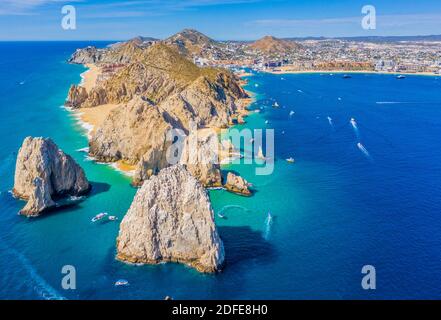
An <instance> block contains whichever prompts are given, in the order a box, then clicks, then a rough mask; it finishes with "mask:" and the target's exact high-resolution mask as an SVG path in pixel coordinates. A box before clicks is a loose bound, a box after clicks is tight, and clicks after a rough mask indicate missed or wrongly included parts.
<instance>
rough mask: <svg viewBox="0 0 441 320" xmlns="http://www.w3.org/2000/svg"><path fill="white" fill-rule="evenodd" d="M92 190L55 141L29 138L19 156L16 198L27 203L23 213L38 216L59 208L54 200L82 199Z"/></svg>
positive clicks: (81, 171) (15, 184) (78, 169)
mask: <svg viewBox="0 0 441 320" xmlns="http://www.w3.org/2000/svg"><path fill="white" fill-rule="evenodd" d="M90 188H91V186H90V183H89V181H88V180H87V178H86V175H85V174H84V171H83V169H82V168H81V167H80V166H79V165H78V164H77V163H76V162H75V160H73V159H72V157H71V156H69V155H67V154H65V153H64V152H63V151H62V150H61V149H59V148H58V146H57V145H56V144H55V143H54V142H53V141H52V140H51V139H48V138H47V139H45V138H32V137H27V138H26V139H25V140H24V141H23V145H22V147H21V148H20V150H19V152H18V156H17V163H16V169H15V182H14V189H13V194H14V196H16V197H18V198H21V199H24V200H27V204H26V206H25V207H24V208H23V209H22V210H21V211H20V213H21V214H22V215H25V216H38V215H40V214H42V213H43V212H44V211H46V210H48V209H51V208H53V207H55V206H56V202H55V200H54V199H56V198H59V197H64V196H81V195H84V194H86V193H87V192H88V191H89V190H90Z"/></svg>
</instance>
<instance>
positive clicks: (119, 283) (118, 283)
mask: <svg viewBox="0 0 441 320" xmlns="http://www.w3.org/2000/svg"><path fill="white" fill-rule="evenodd" d="M128 285H129V282H128V281H127V280H125V279H120V280H118V281H116V282H115V287H125V286H128Z"/></svg>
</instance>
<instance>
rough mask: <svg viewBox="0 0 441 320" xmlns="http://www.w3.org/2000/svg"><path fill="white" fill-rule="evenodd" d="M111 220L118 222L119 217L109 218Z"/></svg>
mask: <svg viewBox="0 0 441 320" xmlns="http://www.w3.org/2000/svg"><path fill="white" fill-rule="evenodd" d="M109 220H110V221H116V220H118V217H117V216H109Z"/></svg>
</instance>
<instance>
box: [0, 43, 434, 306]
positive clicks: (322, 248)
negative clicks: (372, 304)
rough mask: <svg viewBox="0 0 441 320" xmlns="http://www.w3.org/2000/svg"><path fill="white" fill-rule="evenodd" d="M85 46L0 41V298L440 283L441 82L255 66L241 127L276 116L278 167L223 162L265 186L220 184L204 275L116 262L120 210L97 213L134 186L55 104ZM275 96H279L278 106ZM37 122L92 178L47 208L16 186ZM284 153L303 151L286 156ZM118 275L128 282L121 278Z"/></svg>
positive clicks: (353, 291) (336, 290)
mask: <svg viewBox="0 0 441 320" xmlns="http://www.w3.org/2000/svg"><path fill="white" fill-rule="evenodd" d="M88 44H90V43H0V49H1V50H0V56H1V59H0V91H1V92H0V134H1V136H3V137H4V138H3V139H2V148H0V157H1V159H2V161H1V163H0V174H1V177H0V191H1V194H0V209H1V211H0V212H1V215H0V250H1V252H2V255H1V256H0V270H1V272H0V284H1V286H0V298H3V299H6V298H8V299H11V298H18V299H47V298H63V297H64V298H67V299H126V298H128V299H163V298H164V297H165V296H166V295H169V296H172V297H174V298H176V299H217V298H219V299H222V298H225V299H257V298H269V299H276V298H289V299H290V298H299V299H304V298H335V299H344V298H361V299H383V298H436V297H437V294H438V291H439V288H440V287H441V276H440V273H439V270H441V250H440V248H441V236H440V232H439V230H441V219H439V212H441V210H440V209H441V199H440V194H441V193H440V191H441V190H440V189H441V187H440V185H441V184H440V182H441V177H440V174H441V170H440V169H441V168H440V167H441V148H440V147H441V141H440V137H441V135H440V133H441V117H440V107H441V90H440V89H441V80H438V79H437V78H435V77H417V76H409V77H407V78H406V79H405V80H400V81H399V80H396V79H395V77H393V76H389V75H364V74H354V75H353V77H352V79H342V78H341V76H338V75H334V76H331V75H319V74H305V75H284V76H283V80H282V77H281V76H276V75H268V74H257V75H256V76H254V77H252V78H250V79H249V80H250V84H249V86H248V87H249V89H250V90H252V91H254V92H255V93H256V94H257V102H256V103H255V104H253V105H252V106H251V108H263V110H262V112H261V113H260V114H257V113H252V114H251V115H250V116H249V117H248V118H247V124H246V125H244V127H247V128H265V127H267V128H274V129H275V148H276V151H275V152H276V154H275V159H276V162H275V170H274V173H273V174H271V175H269V176H256V175H255V173H254V172H255V171H254V169H255V167H254V166H250V165H243V164H242V165H231V166H227V167H225V168H224V169H225V170H233V171H238V172H240V174H241V175H242V176H244V177H245V178H247V179H248V180H249V181H250V182H252V183H253V185H254V188H255V190H256V192H255V194H254V196H253V197H251V198H245V197H240V196H236V195H233V194H230V193H227V192H225V191H222V190H213V191H210V197H211V199H212V202H213V206H214V209H215V211H216V213H218V212H222V213H223V214H224V215H225V216H226V219H218V218H217V217H216V219H217V224H218V226H219V232H220V234H221V237H222V238H223V240H224V243H225V250H226V256H227V264H226V267H225V270H224V271H223V272H222V273H220V274H218V275H203V274H199V273H197V272H196V271H194V270H192V269H190V268H188V267H185V266H182V265H177V264H161V265H158V266H131V265H125V264H122V263H120V262H118V261H116V260H115V259H114V256H115V238H116V235H117V232H118V223H117V222H116V223H115V222H111V223H110V222H109V223H105V224H91V223H90V219H91V217H92V216H94V215H95V214H97V213H98V212H101V211H107V212H109V213H110V214H114V215H117V216H119V217H120V218H122V217H123V215H124V214H125V212H126V211H127V209H128V207H129V205H130V203H131V201H132V199H133V195H134V194H135V192H136V190H135V189H133V188H132V187H130V185H129V179H128V178H126V177H124V176H123V175H121V174H120V173H118V172H116V171H114V170H113V169H111V168H110V167H109V166H106V165H98V164H94V163H93V162H90V161H87V159H86V158H85V154H83V153H81V152H78V151H77V150H79V149H81V148H84V147H86V146H87V139H86V137H85V136H84V130H83V129H82V128H81V127H80V126H79V125H78V124H76V122H75V119H73V118H72V117H71V115H70V114H69V112H68V111H66V110H65V109H64V108H60V106H61V105H62V103H63V101H64V99H65V97H66V94H67V90H68V88H69V86H70V84H71V83H78V82H79V81H80V74H81V73H82V72H83V71H84V68H83V67H80V66H72V65H68V64H66V63H65V60H66V59H67V58H68V57H69V55H70V54H71V52H73V51H74V50H75V49H76V48H77V47H84V46H86V45H88ZM98 45H101V46H103V45H105V44H104V43H99V44H98ZM256 83H257V84H258V85H259V86H258V87H256V86H255V84H256ZM339 98H340V99H339ZM274 99H275V100H277V101H278V103H279V104H280V105H281V108H279V109H273V108H271V105H272V103H273V101H274ZM291 110H293V111H295V114H294V115H293V116H291V117H290V116H289V112H290V111H291ZM327 117H331V118H332V119H333V121H332V122H333V126H331V125H330V123H329V121H328V118H327ZM351 117H354V118H355V119H356V121H357V123H358V132H356V131H355V130H354V128H353V127H352V126H351V125H350V123H349V119H350V118H351ZM265 120H268V121H269V123H268V124H265ZM238 127H239V128H240V127H241V126H238ZM283 132H284V133H283ZM28 135H34V136H50V137H52V138H53V139H54V141H55V142H56V143H57V144H58V145H59V146H60V147H61V148H62V149H64V150H65V151H66V152H67V153H69V154H71V155H72V156H73V157H74V158H75V159H76V160H77V161H78V162H79V163H80V164H81V165H82V166H83V167H84V169H85V171H86V174H87V176H88V178H89V180H91V181H92V183H93V185H94V189H93V190H94V191H93V193H92V195H91V196H90V197H88V198H87V200H86V201H84V202H82V203H81V204H80V205H79V206H77V207H72V208H69V209H66V210H63V211H60V212H56V213H53V214H49V215H47V216H43V217H41V218H38V219H32V220H29V219H26V218H23V217H20V216H18V215H17V214H16V213H17V212H18V211H19V210H20V208H21V207H22V206H23V202H21V201H18V200H15V199H13V198H12V196H11V195H10V193H8V190H10V189H11V188H12V186H13V172H14V165H15V157H16V152H17V150H18V148H19V147H20V144H21V142H22V140H23V139H24V137H26V136H28ZM358 142H361V143H362V144H363V146H364V147H365V148H366V150H367V151H368V152H369V154H370V157H367V156H366V155H365V154H364V153H362V152H361V150H360V149H359V148H358V147H357V143H358ZM290 156H292V157H294V158H295V159H296V163H295V164H289V163H287V162H286V161H285V160H284V159H286V158H288V157H290ZM268 211H271V212H272V214H273V216H274V219H273V223H272V225H268V224H267V223H266V218H267V212H268ZM367 264H370V265H374V266H375V267H376V270H377V290H375V291H364V290H362V288H361V285H360V282H361V278H362V275H361V268H362V267H363V265H367ZM64 265H74V266H75V267H76V270H77V290H70V291H66V290H63V289H62V288H61V278H62V276H63V275H62V274H61V268H62V266H64ZM120 278H124V279H127V280H128V281H129V282H130V286H128V287H119V288H115V287H114V282H115V281H116V280H118V279H120Z"/></svg>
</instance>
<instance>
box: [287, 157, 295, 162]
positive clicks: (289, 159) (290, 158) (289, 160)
mask: <svg viewBox="0 0 441 320" xmlns="http://www.w3.org/2000/svg"><path fill="white" fill-rule="evenodd" d="M286 161H287V162H289V163H294V162H295V160H294V158H293V157H289V158H288V159H286Z"/></svg>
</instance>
